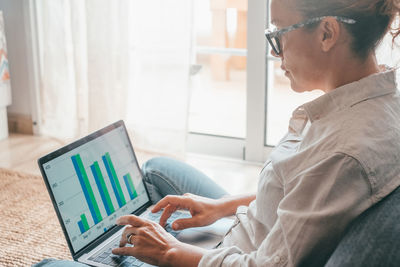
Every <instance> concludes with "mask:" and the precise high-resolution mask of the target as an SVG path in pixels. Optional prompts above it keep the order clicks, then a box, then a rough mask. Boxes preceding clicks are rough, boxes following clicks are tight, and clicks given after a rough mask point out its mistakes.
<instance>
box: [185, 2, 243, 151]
mask: <svg viewBox="0 0 400 267" xmlns="http://www.w3.org/2000/svg"><path fill="white" fill-rule="evenodd" d="M194 3H195V5H194V16H193V17H194V30H193V32H194V34H193V47H194V51H193V59H192V66H191V70H190V74H191V79H190V90H191V97H190V102H189V103H190V104H189V121H188V128H189V150H195V151H199V150H200V152H204V153H211V154H219V155H226V156H232V157H242V154H243V146H244V140H245V138H246V81H247V73H246V65H247V58H246V55H247V1H236V0H226V1H221V0H206V1H203V0H195V1H194ZM204 143H207V144H210V143H212V144H213V145H212V146H204V145H203V144H204ZM223 143H225V144H227V146H228V150H230V152H228V153H225V152H227V148H225V149H223V148H222V147H223V146H224V145H222V144H223ZM198 144H201V145H198ZM234 147H235V148H234ZM205 148H213V149H211V150H213V151H210V150H209V149H208V150H207V151H205V150H204V149H205ZM214 148H215V149H214ZM233 151H235V152H233Z"/></svg>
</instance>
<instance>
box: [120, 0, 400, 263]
mask: <svg viewBox="0 0 400 267" xmlns="http://www.w3.org/2000/svg"><path fill="white" fill-rule="evenodd" d="M399 2H400V1H399V0H363V1H355V0H272V3H271V19H272V23H273V24H274V25H275V26H276V27H277V29H278V30H277V31H272V32H267V33H266V36H267V39H268V41H269V42H270V44H271V46H272V51H271V53H272V55H274V56H275V57H278V58H280V59H281V62H282V63H281V68H282V69H283V70H284V71H285V75H286V77H288V79H289V80H290V83H291V87H292V89H293V90H294V91H296V92H304V91H310V90H314V89H321V90H323V91H324V92H325V93H326V94H324V95H323V96H321V97H319V98H317V99H316V100H314V101H312V102H309V103H306V104H304V105H302V106H300V107H299V108H297V109H296V110H295V111H294V112H293V116H292V118H291V120H290V125H289V132H288V134H287V135H286V136H285V137H284V138H283V139H282V140H281V142H280V143H279V145H278V146H277V147H276V148H275V149H274V151H273V152H272V153H271V155H270V159H269V160H268V161H267V162H266V163H265V165H264V168H263V170H262V172H261V174H260V180H259V186H258V191H257V194H256V195H249V196H239V197H233V196H226V192H225V191H224V190H223V189H221V188H219V187H218V186H216V185H213V183H212V182H211V181H210V180H209V179H208V178H206V177H204V175H202V174H201V173H198V172H197V171H196V170H194V169H192V168H191V167H189V166H187V165H185V164H183V163H179V162H176V161H173V160H170V159H165V158H158V159H153V160H150V161H149V162H147V163H146V164H145V165H144V167H143V171H144V174H145V179H146V183H147V184H148V185H149V187H150V193H151V197H152V200H153V201H155V202H156V201H158V200H159V199H161V198H162V197H164V196H165V195H168V194H172V195H169V196H166V197H164V198H162V199H161V200H160V201H159V202H158V203H157V204H156V206H155V207H154V209H153V211H154V212H156V211H159V210H161V209H164V211H163V215H162V218H161V220H160V225H159V224H156V223H153V222H150V221H146V220H143V219H141V218H138V217H136V216H133V215H130V216H124V217H121V218H119V219H118V221H117V223H119V224H121V225H128V227H126V229H125V231H124V233H123V235H122V237H121V244H120V245H121V247H120V248H117V249H115V250H113V253H115V254H119V255H132V256H135V257H137V258H139V259H141V260H143V261H145V262H149V263H151V264H154V265H160V266H293V265H305V266H321V265H323V264H324V263H325V262H326V261H327V259H328V258H329V256H330V254H331V253H332V251H333V250H334V248H335V247H336V245H337V244H338V242H339V240H340V237H341V236H342V234H343V232H344V230H345V228H346V226H348V225H349V223H350V222H351V221H352V220H353V219H354V218H356V217H357V216H358V215H359V214H361V213H362V212H363V211H365V210H366V209H368V208H369V207H371V206H372V205H373V204H375V203H377V202H378V201H379V200H380V199H382V198H383V197H385V196H386V195H388V194H389V193H390V192H392V191H393V190H394V189H395V188H396V187H398V186H399V185H400V164H398V162H399V155H400V142H399V140H400V126H399V125H400V98H399V92H398V89H399V88H398V82H399V81H396V71H395V70H393V69H388V68H386V67H383V66H378V65H377V62H376V58H375V49H376V47H377V45H378V44H379V42H380V41H381V40H382V38H383V36H384V35H385V34H386V33H387V32H388V30H389V27H390V25H391V23H392V21H393V20H394V19H395V18H396V16H397V15H398V13H399V9H400V3H399ZM399 34H400V30H399V29H396V30H395V35H394V38H395V37H397V36H398V35H399ZM203 181H206V182H204V183H203ZM210 190H212V191H211V192H210ZM187 192H190V193H191V194H185V195H183V196H179V195H180V194H182V193H187ZM197 195H202V196H197ZM177 209H188V210H190V212H191V213H192V218H190V219H182V220H178V221H175V222H174V224H173V228H175V229H184V228H187V227H193V226H203V225H208V224H210V223H212V222H214V221H216V220H217V219H219V218H221V217H224V216H228V215H234V214H235V213H236V221H235V223H234V225H233V227H232V228H231V230H230V231H229V232H228V233H227V235H226V236H225V238H224V240H223V242H222V244H221V245H220V246H219V247H218V248H217V249H214V250H205V249H202V248H198V247H194V246H191V245H187V244H184V243H181V242H179V241H178V240H176V239H175V238H173V237H172V236H171V235H170V234H168V233H167V232H166V231H165V230H164V229H163V228H162V225H164V223H165V221H166V219H167V218H169V216H170V215H171V214H172V213H173V212H174V211H175V210H177ZM128 238H129V242H130V243H132V244H133V245H135V246H134V247H125V245H126V244H127V242H128Z"/></svg>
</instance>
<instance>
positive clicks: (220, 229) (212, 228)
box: [176, 218, 233, 249]
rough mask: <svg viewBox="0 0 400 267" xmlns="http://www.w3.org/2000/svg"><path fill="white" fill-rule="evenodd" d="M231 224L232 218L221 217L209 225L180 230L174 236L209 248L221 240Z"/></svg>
mask: <svg viewBox="0 0 400 267" xmlns="http://www.w3.org/2000/svg"><path fill="white" fill-rule="evenodd" d="M232 224H233V220H232V219H228V218H222V219H220V220H218V221H216V222H215V223H213V224H211V225H209V226H204V227H195V228H189V229H185V230H182V231H180V232H179V234H178V235H177V236H176V238H177V239H178V240H179V241H181V242H184V243H187V244H191V245H195V246H198V247H202V248H208V249H210V248H214V247H215V246H216V245H217V244H218V243H219V242H220V241H221V240H222V238H223V237H224V236H225V234H226V233H227V232H228V230H229V228H230V227H231V225H232Z"/></svg>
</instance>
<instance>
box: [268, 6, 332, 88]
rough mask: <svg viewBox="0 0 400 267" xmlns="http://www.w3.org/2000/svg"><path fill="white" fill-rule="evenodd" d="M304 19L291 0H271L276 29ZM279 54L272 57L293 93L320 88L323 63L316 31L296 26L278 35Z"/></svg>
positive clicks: (322, 85) (272, 20) (272, 17)
mask: <svg viewBox="0 0 400 267" xmlns="http://www.w3.org/2000/svg"><path fill="white" fill-rule="evenodd" d="M304 20H305V18H303V16H302V15H301V14H300V13H299V12H298V11H296V6H295V5H294V0H272V2H271V22H272V24H274V25H275V26H276V27H277V28H278V29H281V28H284V27H287V26H290V25H293V24H296V23H299V22H303V21H304ZM280 43H281V54H280V55H276V54H274V53H273V52H272V51H271V54H272V55H273V56H276V57H279V58H281V60H282V64H281V68H282V69H283V71H285V76H286V77H288V78H289V80H290V85H291V88H292V89H293V90H294V91H296V92H304V91H312V90H314V89H322V90H323V89H324V86H325V85H324V79H323V77H324V76H323V73H324V68H326V66H325V65H326V64H323V63H324V55H323V53H322V51H321V48H320V46H319V42H318V35H317V33H316V31H309V30H306V29H305V28H300V29H296V30H294V31H290V32H288V33H285V34H283V35H282V36H281V37H280Z"/></svg>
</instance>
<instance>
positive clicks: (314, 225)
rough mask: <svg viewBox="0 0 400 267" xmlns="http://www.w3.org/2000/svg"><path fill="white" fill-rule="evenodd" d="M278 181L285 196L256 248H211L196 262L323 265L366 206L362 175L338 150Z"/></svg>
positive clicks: (367, 189) (357, 165) (368, 202)
mask: <svg viewBox="0 0 400 267" xmlns="http://www.w3.org/2000/svg"><path fill="white" fill-rule="evenodd" d="M282 181H283V183H284V189H285V195H284V197H283V199H282V200H281V202H280V203H279V206H278V210H277V214H278V218H277V220H276V223H275V225H274V226H273V228H272V229H271V231H270V232H269V234H268V235H267V236H266V238H265V240H264V241H263V242H262V243H261V245H260V247H259V248H258V250H256V251H253V252H251V253H247V254H246V253H243V251H241V250H240V249H239V248H237V247H228V248H221V249H216V250H210V251H208V252H207V253H206V254H205V255H204V256H203V257H202V259H201V261H200V263H199V266H235V267H236V266H249V267H252V266H254V267H256V266H257V267H258V266H294V265H296V266H297V265H302V266H320V265H323V264H324V263H325V262H326V260H327V259H328V258H329V256H330V255H331V253H332V252H333V250H334V249H335V247H336V245H337V244H338V242H339V240H340V239H341V236H342V235H343V232H344V230H345V229H346V226H347V225H348V224H349V223H350V222H351V221H352V220H353V219H354V218H355V217H356V216H358V215H359V214H360V213H361V212H363V211H364V210H366V209H367V208H368V207H369V206H370V205H371V186H370V183H369V180H368V178H367V176H366V173H365V172H364V170H363V168H362V166H361V164H360V163H359V162H358V161H357V160H356V159H354V158H353V157H351V156H348V155H346V154H343V153H335V154H333V155H330V156H329V157H327V158H324V159H321V160H320V161H319V162H318V163H316V164H314V165H313V166H311V167H309V168H307V169H305V170H303V171H301V172H300V173H298V174H297V175H296V176H295V177H292V178H289V179H288V180H285V179H284V178H283V179H282ZM263 193H268V192H263ZM265 205H268V203H265ZM237 242H240V240H237Z"/></svg>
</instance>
